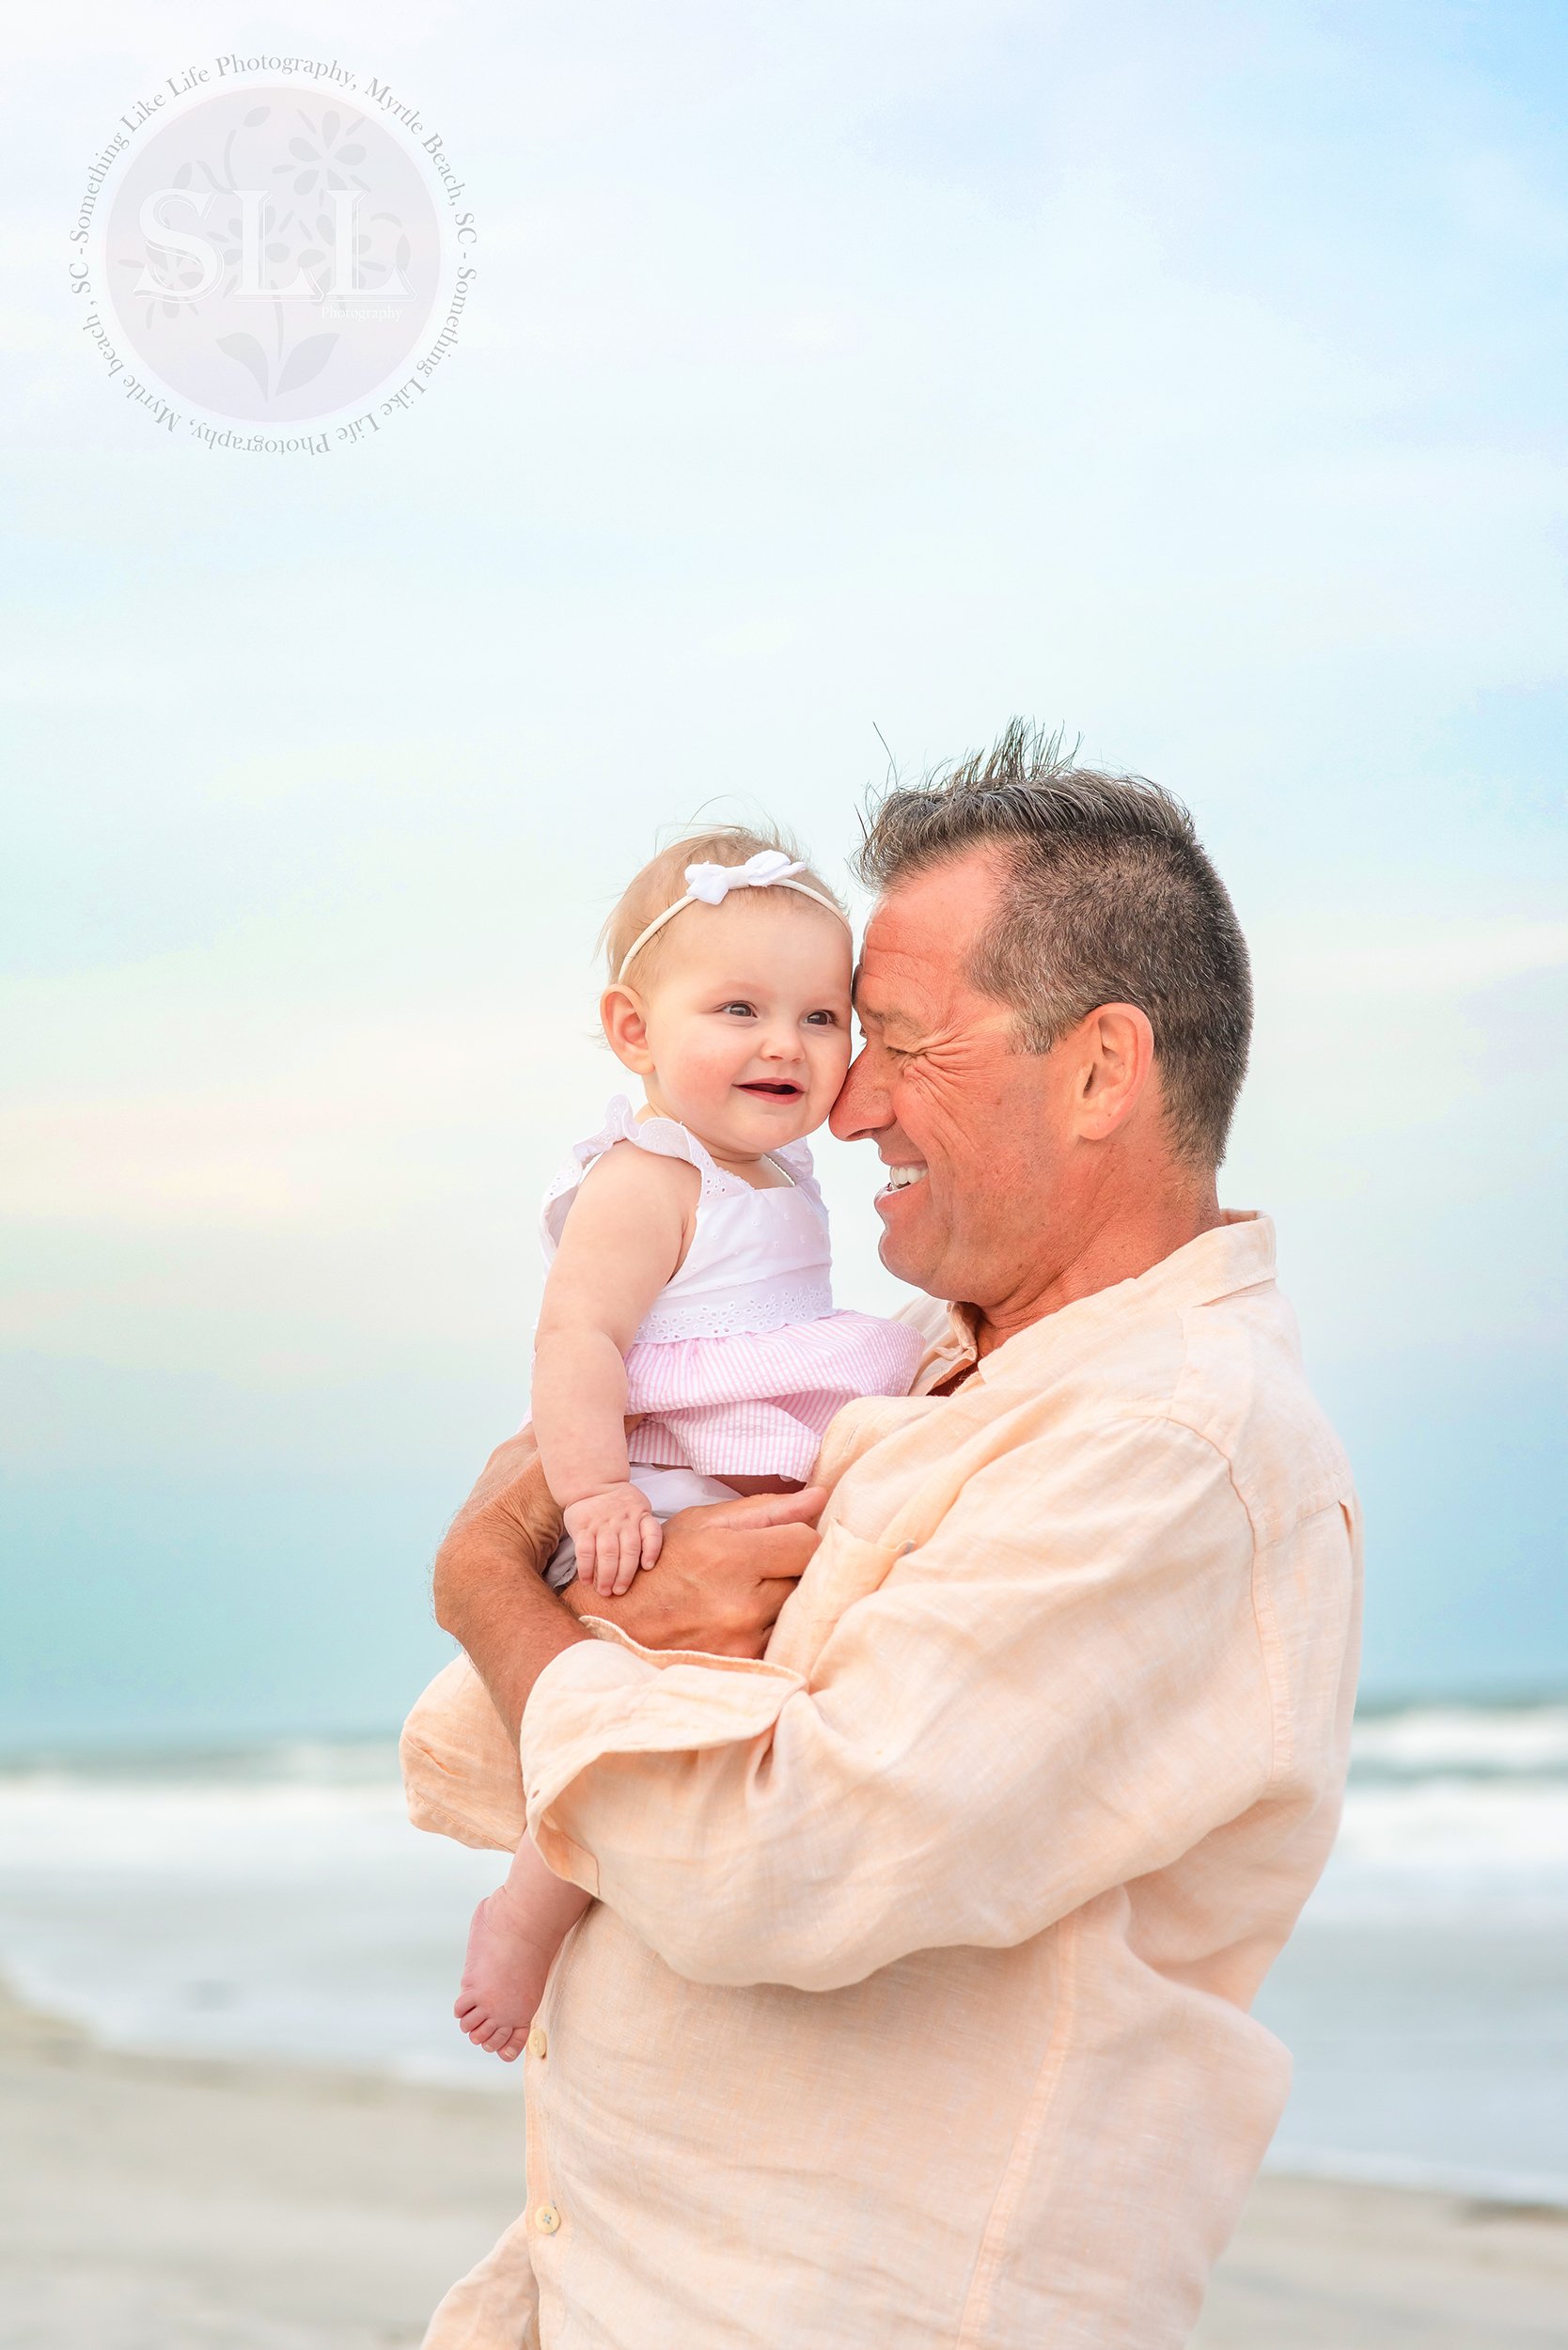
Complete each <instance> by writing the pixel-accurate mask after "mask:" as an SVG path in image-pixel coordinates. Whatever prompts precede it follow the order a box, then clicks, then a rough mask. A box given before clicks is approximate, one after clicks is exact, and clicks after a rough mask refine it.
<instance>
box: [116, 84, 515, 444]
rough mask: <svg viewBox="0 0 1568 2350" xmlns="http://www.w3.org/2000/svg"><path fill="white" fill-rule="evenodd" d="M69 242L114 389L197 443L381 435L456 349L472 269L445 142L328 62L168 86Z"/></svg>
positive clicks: (466, 224)
mask: <svg viewBox="0 0 1568 2350" xmlns="http://www.w3.org/2000/svg"><path fill="white" fill-rule="evenodd" d="M476 242H477V236H476V230H475V226H474V215H473V213H472V211H470V210H469V209H468V208H467V204H466V197H465V190H464V186H463V179H462V175H461V174H460V172H459V171H458V170H457V168H456V166H455V164H453V162H452V159H451V158H450V156H449V155H448V154H447V149H446V145H445V142H444V140H443V138H442V135H441V133H439V131H437V130H434V129H431V127H430V126H428V125H427V124H426V123H425V122H424V121H423V120H422V119H421V118H420V115H419V112H418V109H417V108H416V106H414V105H412V104H411V103H409V102H407V101H405V100H403V99H402V98H401V97H400V95H399V94H398V93H397V92H395V91H393V90H392V89H391V88H390V87H389V86H387V85H386V84H384V83H383V82H381V81H379V80H378V79H377V78H376V77H375V76H374V75H370V76H368V77H367V79H366V81H365V84H364V86H361V84H360V80H359V77H358V76H356V75H354V74H352V73H349V72H347V71H345V70H344V69H343V68H342V67H341V66H340V65H338V64H337V61H336V59H335V60H333V61H332V63H331V64H330V65H328V64H325V63H323V62H322V61H320V60H316V59H310V58H298V57H287V58H282V57H259V58H254V59H243V58H240V57H235V56H224V57H218V58H214V59H212V60H211V61H209V63H208V64H206V65H204V66H191V67H187V68H185V69H183V70H182V71H181V72H180V73H179V74H178V75H171V76H169V77H168V78H167V80H166V82H165V85H164V86H162V88H161V89H160V90H159V91H157V92H154V93H150V94H149V95H146V96H143V97H141V98H138V99H136V100H134V101H133V102H132V104H131V105H130V106H129V107H128V108H127V110H126V112H125V113H124V114H123V115H122V116H121V117H120V119H119V124H118V127H117V129H116V132H115V133H114V135H113V137H112V138H111V140H110V141H109V143H108V144H107V146H106V147H105V149H103V151H102V153H101V154H100V156H99V157H98V158H97V159H96V161H95V164H94V165H93V168H92V170H91V171H90V172H89V174H88V179H87V185H86V191H85V193H84V196H83V200H82V205H81V207H80V209H79V211H78V215H77V218H76V220H75V222H73V224H72V227H71V244H72V262H71V287H72V291H73V293H74V294H76V295H77V296H79V297H83V298H85V300H86V305H87V309H86V319H85V321H84V328H83V331H84V332H85V333H86V335H88V336H89V337H91V339H92V341H93V343H94V344H95V346H96V348H97V350H98V353H99V356H100V358H101V360H102V361H103V363H104V364H105V366H106V367H107V368H108V370H109V374H110V377H111V380H112V381H113V382H115V383H116V385H117V388H118V389H119V390H120V391H121V392H122V393H123V394H124V395H125V396H126V397H128V398H130V399H134V400H136V402H137V403H138V404H139V405H140V406H141V407H142V408H144V409H145V410H147V411H148V412H149V415H151V417H152V420H153V421H154V423H156V424H158V425H159V426H161V427H162V428H163V429H164V430H165V431H171V432H172V431H180V430H182V429H183V430H189V431H192V432H194V433H195V434H196V436H197V437H200V438H202V439H204V440H205V441H207V442H208V444H209V445H210V446H229V447H233V446H240V447H261V448H271V447H278V448H290V449H291V448H295V447H301V446H304V447H308V448H310V449H312V450H313V451H315V452H317V453H324V451H325V450H326V449H327V448H330V447H331V446H333V445H334V442H335V441H337V442H341V441H345V440H352V439H359V438H364V437H368V434H369V433H370V432H372V431H380V430H381V429H382V426H383V425H384V423H386V422H388V421H389V420H390V419H391V418H392V416H394V415H396V414H397V413H398V411H399V410H400V409H406V408H408V407H410V406H413V405H416V404H417V402H418V401H419V400H420V399H422V398H423V397H424V395H425V393H426V392H427V391H428V389H429V387H430V384H431V380H432V378H433V376H434V373H435V370H436V369H437V368H439V367H440V366H441V365H442V364H443V363H444V361H445V360H446V359H447V357H448V356H449V355H450V353H451V352H453V351H454V350H455V349H456V347H457V343H458V340H459V336H460V331H461V325H462V319H463V309H464V307H465V305H466V302H467V299H468V291H469V288H470V286H471V284H472V282H473V279H474V277H475V275H476V274H477V270H476V267H475V264H474V262H473V260H472V258H471V253H472V248H473V246H474V244H475V243H476ZM329 419H336V420H338V421H337V424H336V427H335V429H334V430H333V431H322V430H314V429H313V428H320V427H321V426H322V425H323V423H324V422H325V421H326V420H329ZM226 426H227V430H224V429H223V428H224V427H226Z"/></svg>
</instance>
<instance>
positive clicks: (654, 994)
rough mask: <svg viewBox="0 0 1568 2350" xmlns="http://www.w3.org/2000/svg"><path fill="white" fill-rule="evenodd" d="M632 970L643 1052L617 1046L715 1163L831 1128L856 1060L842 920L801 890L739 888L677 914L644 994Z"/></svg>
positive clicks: (657, 1102) (657, 1103) (657, 1104)
mask: <svg viewBox="0 0 1568 2350" xmlns="http://www.w3.org/2000/svg"><path fill="white" fill-rule="evenodd" d="M781 901H782V902H781ZM635 972H636V966H635V964H634V965H633V968H632V971H631V972H630V973H629V974H628V978H629V979H630V981H631V983H632V986H633V988H634V989H635V992H636V993H637V995H639V996H640V998H641V1002H642V1011H643V1032H644V1035H645V1037H646V1052H645V1053H641V1054H628V1053H627V1052H626V1051H625V1050H624V1049H623V1047H622V1045H621V1044H620V1043H619V1042H617V1045H616V1049H617V1051H618V1052H619V1053H620V1055H621V1058H622V1059H624V1060H626V1061H627V1064H628V1066H629V1067H633V1068H636V1069H637V1070H638V1073H639V1074H640V1075H641V1076H642V1077H643V1078H644V1079H645V1081H646V1083H647V1088H648V1098H649V1101H650V1102H651V1104H652V1105H653V1107H654V1108H655V1109H656V1110H659V1111H662V1112H663V1113H664V1114H665V1115H666V1116H667V1117H670V1118H677V1119H679V1120H680V1121H681V1123H682V1125H683V1126H689V1127H690V1129H691V1130H692V1132H693V1133H694V1134H695V1135H698V1136H700V1137H701V1139H702V1140H703V1142H705V1143H706V1144H707V1146H708V1148H709V1150H710V1151H711V1152H713V1155H714V1156H715V1158H721V1159H724V1158H729V1159H754V1158H760V1156H761V1155H762V1154H763V1153H764V1152H768V1151H775V1150H776V1149H777V1148H778V1146H779V1144H780V1143H783V1142H795V1141H798V1140H799V1138H800V1136H802V1135H808V1134H810V1133H812V1132H813V1131H814V1130H815V1128H817V1127H818V1126H821V1125H822V1124H823V1123H824V1121H825V1120H826V1118H827V1114H828V1111H829V1110H830V1109H831V1108H832V1107H833V1104H834V1102H835V1100H836V1099H837V1098H838V1093H839V1087H840V1086H841V1085H842V1084H843V1082H844V1072H845V1070H846V1069H847V1068H848V1067H849V1059H850V1016H851V1015H850V936H849V932H848V931H847V930H846V929H845V927H844V925H843V923H842V922H840V921H839V918H838V917H837V916H836V915H832V914H829V913H828V912H827V910H826V908H825V907H823V906H816V905H813V904H812V903H811V902H810V901H809V900H808V899H803V898H801V897H800V895H799V893H798V892H796V891H785V890H776V889H770V890H762V889H756V890H742V891H737V892H736V893H735V894H734V895H733V896H731V897H729V898H727V899H726V900H725V901H724V903H723V904H722V905H717V906H707V905H696V906H688V907H686V908H685V909H684V910H683V911H682V913H681V914H679V915H678V916H677V917H676V918H675V920H674V921H673V922H672V923H671V924H670V925H669V929H668V934H667V945H666V950H665V953H664V955H663V957H662V958H661V960H660V962H659V964H658V965H657V966H656V969H655V971H654V974H653V977H652V978H651V980H650V982H649V985H648V987H647V988H646V989H638V988H636V978H635ZM644 1063H646V1065H643V1064H644Z"/></svg>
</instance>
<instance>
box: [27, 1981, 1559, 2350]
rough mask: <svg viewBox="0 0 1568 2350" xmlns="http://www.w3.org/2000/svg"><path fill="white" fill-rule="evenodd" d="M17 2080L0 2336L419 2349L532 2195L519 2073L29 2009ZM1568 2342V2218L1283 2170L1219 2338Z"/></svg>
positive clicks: (1492, 2344)
mask: <svg viewBox="0 0 1568 2350" xmlns="http://www.w3.org/2000/svg"><path fill="white" fill-rule="evenodd" d="M0 2084H3V2089H0V2173H3V2175H4V2176H5V2178H6V2180H7V2183H8V2186H7V2193H6V2196H5V2198H4V2201H3V2203H0V2350H405V2346H406V2350H412V2345H415V2344H416V2343H417V2342H418V2340H419V2337H420V2333H421V2331H422V2329H423V2325H424V2320H425V2318H426V2316H427V2315H428V2313H429V2311H430V2310H431V2307H432V2306H433V2304H434V2302H435V2300H436V2299H437V2298H438V2297H439V2295H440V2294H441V2292H442V2291H443V2289H444V2288H445V2286H446V2285H447V2283H448V2282H449V2281H450V2280H451V2279H452V2278H453V2277H454V2276H456V2275H457V2274H458V2273H459V2272H460V2271H461V2270H462V2269H463V2268H464V2267H465V2266H466V2265H467V2264H469V2263H470V2262H471V2261H472V2260H473V2259H475V2258H476V2257H477V2256H478V2253H479V2252H481V2251H482V2250H483V2249H484V2248H486V2247H487V2246H488V2245H489V2243H490V2242H491V2241H492V2240H493V2239H494V2236H495V2235H496V2233H498V2232H499V2231H500V2229H501V2228H502V2227H503V2226H505V2225H506V2223H507V2222H508V2221H509V2220H510V2219H511V2218H512V2217H514V2216H515V2213H516V2210H517V2205H518V2201H519V2198H520V2196H521V2192H522V2103H521V2097H520V2095H519V2094H517V2093H516V2092H515V2091H514V2090H513V2089H512V2087H511V2085H510V2084H509V2085H508V2088H507V2090H506V2091H504V2092H499V2093H497V2094H495V2095H492V2096H486V2095H484V2094H478V2093H473V2092H463V2091H460V2090H442V2089H424V2088H414V2087H406V2086H402V2085H400V2084H398V2083H394V2082H388V2081H382V2080H378V2079H376V2078H374V2077H372V2076H360V2075H351V2074H336V2075H335V2074H329V2073H322V2072H317V2071H311V2070H306V2069H304V2068H299V2067H290V2066H285V2065H276V2066H259V2065H239V2064H227V2063H212V2062H193V2061H187V2060H176V2059H165V2058H158V2057H140V2056H125V2055H117V2054H113V2053H111V2052H109V2051H106V2050H104V2049H102V2048H100V2047H98V2046H97V2045H95V2044H94V2043H93V2042H92V2041H91V2040H89V2039H88V2038H87V2037H86V2035H85V2034H84V2033H82V2032H80V2031H78V2030H77V2029H75V2028H74V2027H72V2026H71V2025H67V2024H62V2023H57V2022H55V2021H53V2020H51V2019H48V2018H44V2017H39V2016H37V2015H34V2014H32V2013H29V2012H28V2011H26V2010H25V2009H23V2008H20V2007H18V2006H17V2005H15V2004H14V2002H11V2001H9V2000H4V1999H0ZM1565 2341H1568V2215H1564V2214H1562V2213H1555V2212H1544V2211H1539V2212H1538V2211H1528V2210H1509V2209H1507V2208H1504V2207H1499V2206H1495V2205H1481V2204H1474V2203H1468V2202H1465V2201H1456V2200H1454V2199H1452V2198H1450V2197H1444V2196H1437V2195H1425V2194H1422V2195H1414V2194H1404V2193H1400V2192H1397V2191H1393V2190H1389V2189H1384V2188H1369V2187H1361V2186H1356V2187H1349V2186H1337V2185H1330V2184H1325V2183H1320V2182H1316V2181H1306V2180H1294V2179H1281V2178H1268V2179H1265V2180H1263V2181H1262V2182H1261V2183H1260V2186H1259V2187H1258V2190H1257V2192H1256V2194H1255V2196H1254V2198H1253V2201H1252V2204H1251V2207H1250V2209H1249V2210H1248V2212H1247V2217H1246V2220H1245V2221H1244V2224H1243V2227H1242V2229H1241V2232H1240V2234H1239V2235H1238V2237H1237V2240H1236V2243H1235V2244H1234V2246H1233V2247H1232V2248H1231V2253H1230V2255H1229V2257H1228V2258H1227V2260H1226V2262H1225V2264H1224V2265H1223V2267H1222V2269H1221V2271H1220V2273H1219V2275H1218V2277H1217V2278H1216V2279H1215V2288H1214V2292H1213V2295H1212V2296H1211V2299H1210V2305H1209V2309H1208V2311H1207V2312H1206V2314H1205V2317H1204V2320H1203V2324H1202V2326H1201V2327H1200V2331H1199V2334H1198V2335H1197V2337H1196V2342H1197V2344H1198V2345H1199V2350H1549V2346H1551V2345H1555V2346H1556V2350H1560V2345H1561V2344H1562V2343H1563V2342H1565ZM868 2350H872V2345H870V2344H868Z"/></svg>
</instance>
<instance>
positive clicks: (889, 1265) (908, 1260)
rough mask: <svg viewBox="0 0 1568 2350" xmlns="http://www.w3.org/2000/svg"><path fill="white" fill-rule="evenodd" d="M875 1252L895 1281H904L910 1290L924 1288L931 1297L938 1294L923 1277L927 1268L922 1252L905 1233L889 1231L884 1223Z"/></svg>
mask: <svg viewBox="0 0 1568 2350" xmlns="http://www.w3.org/2000/svg"><path fill="white" fill-rule="evenodd" d="M876 1253H877V1255H878V1256H879V1257H880V1258H881V1260H882V1262H883V1264H884V1265H885V1266H886V1269H887V1271H888V1272H889V1273H890V1274H891V1275H892V1276H893V1278H894V1280H895V1281H903V1282H906V1283H907V1284H908V1286H909V1287H910V1288H911V1289H912V1290H925V1291H927V1292H928V1293H929V1294H930V1295H931V1296H933V1297H935V1296H938V1295H939V1294H940V1292H938V1291H936V1290H933V1288H932V1286H931V1283H930V1282H929V1281H928V1280H927V1279H926V1277H925V1276H926V1273H927V1271H928V1270H929V1268H928V1266H927V1264H926V1261H925V1256H924V1252H923V1251H922V1250H920V1249H918V1248H916V1247H914V1246H911V1243H910V1239H909V1236H908V1234H907V1233H902V1232H898V1233H895V1232H890V1231H888V1230H887V1228H886V1225H885V1226H884V1227H883V1230H882V1237H881V1239H880V1240H879V1241H878V1242H877V1245H876Z"/></svg>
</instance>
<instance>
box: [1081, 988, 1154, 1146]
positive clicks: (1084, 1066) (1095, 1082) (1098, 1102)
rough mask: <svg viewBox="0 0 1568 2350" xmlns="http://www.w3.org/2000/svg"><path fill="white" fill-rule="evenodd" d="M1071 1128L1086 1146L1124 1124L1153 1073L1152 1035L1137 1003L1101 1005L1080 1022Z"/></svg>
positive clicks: (1105, 1139)
mask: <svg viewBox="0 0 1568 2350" xmlns="http://www.w3.org/2000/svg"><path fill="white" fill-rule="evenodd" d="M1081 1037H1082V1047H1083V1049H1082V1055H1081V1058H1080V1062H1079V1077H1078V1099H1077V1115H1076V1119H1075V1121H1074V1123H1075V1125H1076V1129H1077V1132H1078V1134H1079V1136H1081V1138H1082V1139H1083V1140H1084V1141H1085V1142H1106V1141H1108V1140H1109V1139H1110V1136H1112V1135H1113V1134H1115V1133H1116V1132H1117V1130H1118V1128H1120V1127H1121V1126H1123V1125H1124V1124H1125V1123H1126V1121H1127V1120H1128V1118H1129V1117H1130V1116H1131V1115H1132V1112H1133V1111H1134V1109H1135V1108H1136V1107H1137V1104H1138V1101H1139V1100H1140V1098H1141V1097H1142V1094H1143V1090H1144V1089H1145V1087H1146V1086H1147V1085H1148V1083H1149V1080H1150V1078H1151V1077H1152V1074H1153V1070H1154V1031H1153V1029H1152V1027H1151V1026H1150V1024H1149V1015H1148V1013H1147V1012H1146V1011H1139V1010H1138V1008H1137V1005H1136V1004H1102V1005H1101V1006H1100V1009H1099V1010H1098V1011H1091V1012H1090V1015H1089V1017H1088V1019H1087V1020H1085V1022H1084V1023H1083V1026H1082V1030H1081Z"/></svg>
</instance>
